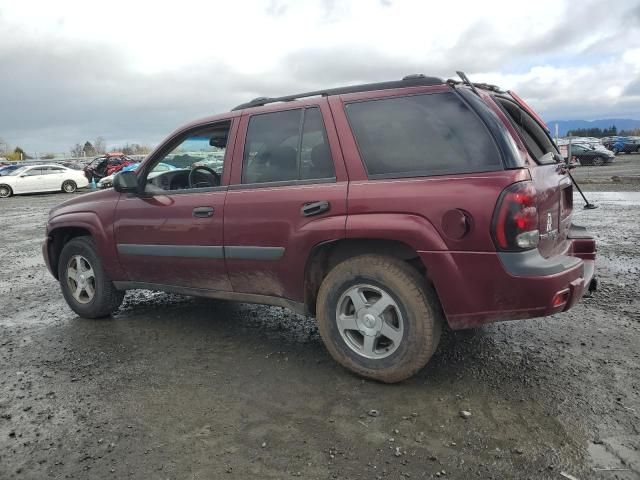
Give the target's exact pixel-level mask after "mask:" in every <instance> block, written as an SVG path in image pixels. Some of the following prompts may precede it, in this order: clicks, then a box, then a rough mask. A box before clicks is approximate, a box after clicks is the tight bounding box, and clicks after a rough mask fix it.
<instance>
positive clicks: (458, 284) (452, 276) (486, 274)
mask: <svg viewBox="0 0 640 480" xmlns="http://www.w3.org/2000/svg"><path fill="white" fill-rule="evenodd" d="M569 239H570V243H569V248H568V250H567V251H566V253H565V254H564V255H558V256H556V257H554V258H552V259H545V258H544V257H542V256H540V255H539V254H538V252H537V251H535V250H534V251H532V252H522V253H514V254H511V253H510V254H506V256H505V254H504V253H498V252H419V254H420V256H421V257H422V260H423V262H424V263H425V265H427V268H428V271H429V276H430V278H431V280H432V281H433V283H434V286H435V288H436V291H437V292H438V295H439V297H440V301H441V303H442V308H443V310H444V313H445V315H446V317H447V321H448V322H449V325H450V327H451V328H452V329H454V330H457V329H464V328H472V327H477V326H480V325H483V324H486V323H491V322H495V321H501V320H516V319H522V318H534V317H544V316H548V315H553V314H554V313H559V312H563V311H566V310H569V309H570V308H571V307H573V306H574V305H575V304H576V303H577V302H578V301H579V300H580V299H581V298H582V296H583V295H584V293H585V292H586V291H587V290H588V289H589V285H590V284H591V281H592V280H593V278H594V276H595V253H596V244H595V240H594V239H593V237H591V236H590V235H588V233H587V232H586V230H585V229H583V228H581V227H572V228H571V232H570V235H569Z"/></svg>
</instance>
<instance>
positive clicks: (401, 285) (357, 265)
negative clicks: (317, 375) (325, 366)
mask: <svg viewBox="0 0 640 480" xmlns="http://www.w3.org/2000/svg"><path fill="white" fill-rule="evenodd" d="M316 310H317V318H318V328H319V331H320V335H321V336H322V339H323V340H324V343H325V345H326V347H327V349H328V350H329V353H330V354H331V356H332V357H333V358H334V359H335V360H336V361H337V362H338V363H340V364H341V365H343V366H344V367H346V368H348V369H349V370H351V371H352V372H355V373H357V374H359V375H362V376H363V377H367V378H372V379H375V380H379V381H382V382H387V383H394V382H399V381H401V380H404V379H406V378H409V377H410V376H412V375H413V374H415V373H416V372H417V371H418V370H420V369H421V368H422V367H424V366H425V365H426V363H427V362H428V361H429V359H430V358H431V355H433V352H434V351H435V349H436V347H437V345H438V342H439V340H440V329H441V321H442V315H441V313H440V305H439V302H438V299H437V297H436V295H435V292H434V291H433V289H431V288H430V287H429V286H427V284H426V281H425V279H424V278H423V277H422V276H421V275H420V274H419V273H418V272H417V271H416V270H415V269H414V268H412V267H411V266H410V265H408V264H407V263H406V262H403V261H401V260H398V259H396V258H393V257H385V256H381V255H363V256H359V257H354V258H352V259H349V260H346V261H344V262H342V263H341V264H339V265H338V266H336V267H335V268H334V269H333V270H331V272H329V274H328V275H327V277H326V278H325V279H324V281H323V283H322V285H321V287H320V291H319V293H318V300H317V309H316Z"/></svg>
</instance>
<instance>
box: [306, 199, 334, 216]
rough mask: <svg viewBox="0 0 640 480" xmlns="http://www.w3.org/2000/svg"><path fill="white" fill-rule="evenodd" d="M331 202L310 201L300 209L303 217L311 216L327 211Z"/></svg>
mask: <svg viewBox="0 0 640 480" xmlns="http://www.w3.org/2000/svg"><path fill="white" fill-rule="evenodd" d="M329 208H331V204H330V203H329V202H327V201H325V200H323V201H321V202H311V203H307V204H306V205H304V206H303V207H302V209H301V211H300V213H301V214H302V216H303V217H312V216H313V215H319V214H320V213H324V212H328V211H329Z"/></svg>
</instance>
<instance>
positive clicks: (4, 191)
mask: <svg viewBox="0 0 640 480" xmlns="http://www.w3.org/2000/svg"><path fill="white" fill-rule="evenodd" d="M11 195H13V190H11V187H10V186H9V185H0V198H7V197H10V196H11Z"/></svg>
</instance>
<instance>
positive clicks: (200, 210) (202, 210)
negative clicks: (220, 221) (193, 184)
mask: <svg viewBox="0 0 640 480" xmlns="http://www.w3.org/2000/svg"><path fill="white" fill-rule="evenodd" d="M213 212H214V210H213V207H196V208H194V209H193V216H194V217H199V218H207V217H213Z"/></svg>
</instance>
